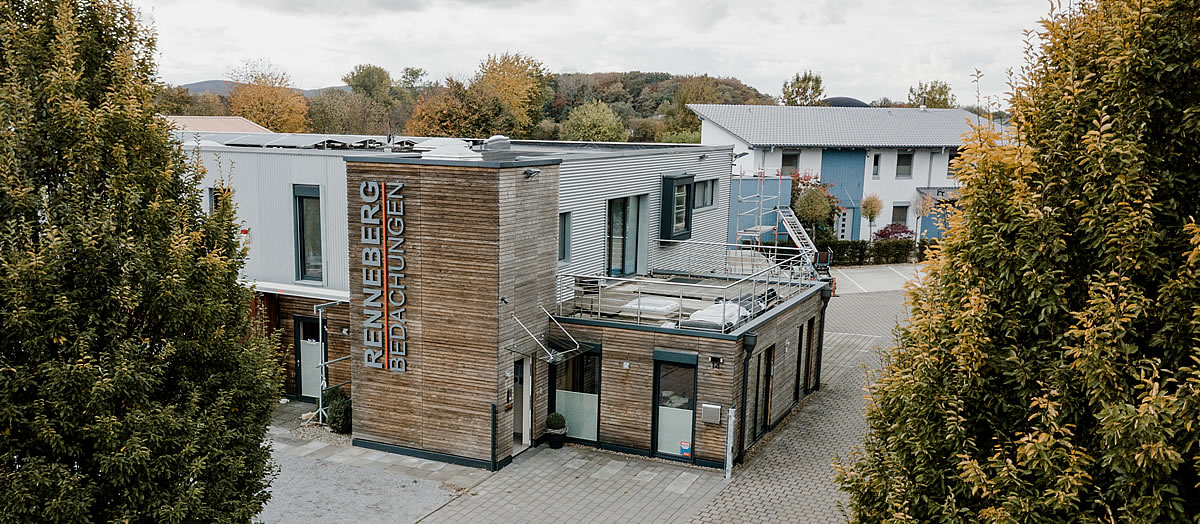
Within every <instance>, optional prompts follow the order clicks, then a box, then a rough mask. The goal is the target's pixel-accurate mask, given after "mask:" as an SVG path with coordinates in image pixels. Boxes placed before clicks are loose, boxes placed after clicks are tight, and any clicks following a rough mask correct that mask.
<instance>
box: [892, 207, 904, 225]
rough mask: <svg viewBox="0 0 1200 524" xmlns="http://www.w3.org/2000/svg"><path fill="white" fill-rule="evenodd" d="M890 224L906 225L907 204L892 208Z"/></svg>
mask: <svg viewBox="0 0 1200 524" xmlns="http://www.w3.org/2000/svg"><path fill="white" fill-rule="evenodd" d="M892 223H893V224H901V225H904V224H907V223H908V204H904V205H897V206H892Z"/></svg>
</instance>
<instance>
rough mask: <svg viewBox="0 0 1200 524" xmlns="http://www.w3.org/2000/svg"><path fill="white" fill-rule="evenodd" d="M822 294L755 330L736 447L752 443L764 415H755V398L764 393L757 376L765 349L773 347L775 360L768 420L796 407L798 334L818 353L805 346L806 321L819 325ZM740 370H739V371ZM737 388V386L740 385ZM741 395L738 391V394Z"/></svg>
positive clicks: (813, 294) (798, 377)
mask: <svg viewBox="0 0 1200 524" xmlns="http://www.w3.org/2000/svg"><path fill="white" fill-rule="evenodd" d="M821 307H822V302H821V295H820V292H819V291H818V292H815V293H812V294H810V295H809V296H808V297H807V299H806V300H804V301H802V302H801V303H799V304H796V305H794V306H792V307H791V308H790V309H789V310H788V311H785V312H783V313H782V314H780V315H778V316H776V317H775V318H772V319H771V320H769V321H767V322H765V323H763V324H762V325H761V326H758V327H757V328H756V329H755V330H754V331H755V333H756V334H757V335H758V341H757V343H756V344H755V346H754V350H753V351H752V352H751V353H750V355H749V365H748V366H747V368H746V371H747V376H746V402H745V406H744V407H743V408H742V409H739V410H738V411H739V416H741V417H744V418H743V419H742V420H743V422H742V423H739V424H738V425H739V426H742V439H743V442H744V444H739V447H743V449H744V446H746V445H749V444H750V443H752V442H754V439H755V437H756V436H757V432H756V431H755V428H756V427H758V426H756V425H755V422H756V421H758V423H759V424H760V425H761V421H762V419H763V414H762V413H759V412H758V409H757V406H758V405H761V404H762V403H761V402H755V400H756V399H757V398H758V397H757V396H756V393H757V394H760V395H761V394H762V393H763V385H764V383H763V380H762V377H761V376H760V375H759V374H760V370H762V369H766V363H765V362H763V359H765V358H766V355H767V353H766V350H767V348H770V347H772V346H774V348H775V351H774V359H773V361H772V362H771V370H772V373H773V377H772V380H771V401H770V402H769V403H767V406H768V409H769V410H770V413H769V414H768V416H767V419H768V420H770V422H771V423H772V424H775V423H777V422H779V420H780V419H782V418H783V417H784V416H785V415H787V413H788V411H790V410H791V409H792V406H793V405H795V403H794V402H793V400H794V398H793V395H794V394H795V386H796V380H800V381H803V380H804V377H803V374H802V372H799V373H798V372H797V371H798V370H797V368H796V365H797V358H798V357H799V354H798V352H799V351H800V344H799V343H800V332H801V330H804V331H805V335H804V338H805V340H804V344H805V346H806V347H811V348H812V350H813V351H820V350H821V349H820V347H818V346H817V345H816V343H815V340H814V342H813V344H812V345H811V346H809V343H808V340H807V338H808V334H807V329H808V327H807V326H808V321H809V320H810V319H813V318H816V319H818V320H817V324H820V321H819V318H820V315H821ZM737 365H738V367H739V368H740V367H741V366H742V362H741V361H739V362H738V364H737ZM739 371H740V369H739ZM739 387H740V384H739ZM739 394H740V392H739ZM800 394H801V396H803V395H804V391H803V384H801V392H800Z"/></svg>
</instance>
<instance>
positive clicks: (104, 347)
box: [0, 0, 281, 523]
mask: <svg viewBox="0 0 1200 524" xmlns="http://www.w3.org/2000/svg"><path fill="white" fill-rule="evenodd" d="M138 20H139V17H138V15H137V13H136V12H135V11H134V9H133V7H132V6H130V4H129V3H127V2H124V1H114V0H90V1H87V2H83V1H68V0H54V1H50V0H19V1H10V2H2V3H0V49H3V53H0V70H3V71H4V77H3V78H4V82H3V87H2V88H0V122H3V125H0V181H2V182H0V274H2V275H4V277H3V278H4V284H3V285H0V435H2V436H0V490H3V492H4V497H3V498H2V499H0V521H4V522H84V523H86V522H229V521H241V522H249V521H251V520H253V519H254V518H255V516H256V515H257V514H258V513H259V512H260V510H261V508H262V505H263V503H264V502H265V501H266V500H267V499H268V497H269V496H270V493H269V492H268V491H267V487H268V483H269V478H270V473H271V470H272V466H271V465H270V448H269V444H268V443H267V442H266V440H265V439H266V436H267V435H266V429H267V425H268V424H269V422H270V418H271V412H272V408H273V406H275V405H276V400H277V399H278V395H279V385H280V376H281V372H280V369H279V365H278V362H277V360H276V358H277V344H274V343H272V341H271V340H269V339H268V338H267V337H266V336H265V335H264V334H263V332H262V330H261V326H260V325H258V323H256V322H252V321H251V319H250V318H249V316H248V311H247V309H248V305H249V304H250V301H251V300H252V295H251V292H250V290H249V289H247V288H246V287H245V285H244V284H243V283H242V282H241V281H240V280H239V278H238V273H239V270H240V268H241V267H242V265H243V262H244V260H245V251H244V249H243V248H242V247H241V245H240V243H239V241H238V239H237V237H236V235H235V233H236V227H235V223H236V218H235V216H234V213H233V206H232V202H231V201H230V199H229V198H228V197H227V196H226V197H222V198H220V199H219V200H218V206H217V207H216V208H215V209H214V211H213V212H212V213H211V214H208V213H205V212H204V211H203V210H202V207H201V198H202V194H201V192H200V189H199V187H198V183H199V181H200V180H201V179H202V177H203V176H204V173H203V170H202V168H201V166H200V164H199V162H198V161H195V160H189V158H188V157H187V156H185V154H184V153H183V152H182V151H181V150H180V146H179V144H178V143H177V142H174V141H173V140H172V138H171V133H170V125H169V124H168V122H167V121H166V120H165V119H163V118H162V117H161V116H159V115H158V111H157V110H156V108H155V105H154V101H155V87H154V83H155V76H156V71H155V64H154V55H155V47H154V33H153V31H151V30H150V29H149V28H146V27H143V26H140V25H139V23H138ZM222 194H224V195H227V194H228V193H227V192H226V191H222Z"/></svg>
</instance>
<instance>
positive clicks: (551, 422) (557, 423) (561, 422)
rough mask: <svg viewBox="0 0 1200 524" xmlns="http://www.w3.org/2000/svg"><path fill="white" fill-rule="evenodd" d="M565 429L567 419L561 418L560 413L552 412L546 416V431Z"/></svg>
mask: <svg viewBox="0 0 1200 524" xmlns="http://www.w3.org/2000/svg"><path fill="white" fill-rule="evenodd" d="M566 427H567V417H564V416H562V413H558V412H554V413H551V414H549V415H546V429H555V430H557V429H563V428H566Z"/></svg>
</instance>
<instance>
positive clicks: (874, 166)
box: [871, 153, 881, 180]
mask: <svg viewBox="0 0 1200 524" xmlns="http://www.w3.org/2000/svg"><path fill="white" fill-rule="evenodd" d="M880 156H881V155H880V154H879V153H875V154H874V155H871V178H874V179H876V180H878V179H879V159H880Z"/></svg>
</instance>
